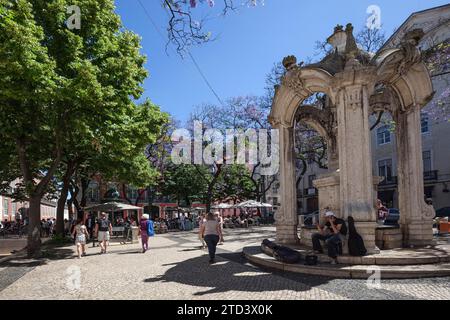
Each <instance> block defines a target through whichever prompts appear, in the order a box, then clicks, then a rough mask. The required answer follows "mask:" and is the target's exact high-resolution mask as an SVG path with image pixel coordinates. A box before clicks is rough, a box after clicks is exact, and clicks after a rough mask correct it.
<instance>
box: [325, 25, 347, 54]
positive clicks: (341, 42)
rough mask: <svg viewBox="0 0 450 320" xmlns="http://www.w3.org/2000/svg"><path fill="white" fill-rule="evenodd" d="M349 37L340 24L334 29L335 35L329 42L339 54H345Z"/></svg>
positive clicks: (329, 38)
mask: <svg viewBox="0 0 450 320" xmlns="http://www.w3.org/2000/svg"><path fill="white" fill-rule="evenodd" d="M346 40H347V36H346V34H345V32H344V27H343V26H341V25H340V24H338V25H337V26H336V27H335V28H334V33H333V34H332V35H331V36H330V37H328V39H327V42H328V43H329V44H330V45H331V46H332V47H333V48H334V50H335V51H337V52H338V53H343V52H344V51H345V42H346Z"/></svg>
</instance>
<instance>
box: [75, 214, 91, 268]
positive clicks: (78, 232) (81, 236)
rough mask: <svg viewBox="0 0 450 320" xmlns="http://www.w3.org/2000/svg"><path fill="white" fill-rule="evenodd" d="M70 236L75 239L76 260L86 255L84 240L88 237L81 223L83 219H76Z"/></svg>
mask: <svg viewBox="0 0 450 320" xmlns="http://www.w3.org/2000/svg"><path fill="white" fill-rule="evenodd" d="M72 236H74V237H75V244H76V246H77V253H78V258H79V259H80V258H81V257H82V256H85V255H86V240H87V239H88V237H89V234H88V231H87V228H86V226H85V225H84V223H83V219H78V220H77V224H76V225H75V228H74V229H73V233H72Z"/></svg>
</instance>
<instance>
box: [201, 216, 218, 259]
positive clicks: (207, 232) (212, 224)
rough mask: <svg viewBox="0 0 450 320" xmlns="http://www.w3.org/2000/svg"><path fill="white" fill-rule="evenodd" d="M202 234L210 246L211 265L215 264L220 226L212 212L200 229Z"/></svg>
mask: <svg viewBox="0 0 450 320" xmlns="http://www.w3.org/2000/svg"><path fill="white" fill-rule="evenodd" d="M200 232H201V234H202V236H203V238H204V239H205V242H206V245H207V246H208V252H209V263H210V264H213V263H215V258H216V249H217V244H218V243H219V240H220V237H219V235H220V225H219V221H217V219H216V217H215V216H214V215H213V214H212V213H211V212H210V213H208V215H207V216H206V221H205V223H204V224H203V225H202V227H201V228H200Z"/></svg>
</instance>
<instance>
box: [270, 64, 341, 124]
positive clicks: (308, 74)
mask: <svg viewBox="0 0 450 320" xmlns="http://www.w3.org/2000/svg"><path fill="white" fill-rule="evenodd" d="M333 83H334V77H333V76H332V75H331V74H330V73H328V72H327V71H325V70H323V69H319V68H308V67H305V68H299V67H295V68H291V70H288V71H287V72H286V74H285V75H284V77H283V79H282V81H281V85H280V86H278V87H277V89H276V90H275V98H274V101H273V105H272V111H271V113H270V116H269V121H270V122H271V123H272V125H274V124H275V123H282V124H284V125H286V126H291V127H292V126H293V125H294V120H295V115H296V112H297V109H298V107H299V106H300V105H301V104H302V102H303V101H304V100H305V99H306V98H308V97H309V96H311V95H312V94H313V93H316V92H323V93H325V94H327V96H328V97H329V98H330V100H331V103H332V104H333V105H334V103H335V99H336V94H335V92H334V91H333V89H332V88H333Z"/></svg>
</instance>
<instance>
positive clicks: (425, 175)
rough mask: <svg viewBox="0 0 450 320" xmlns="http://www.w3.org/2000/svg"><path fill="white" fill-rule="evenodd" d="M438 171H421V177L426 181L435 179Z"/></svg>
mask: <svg viewBox="0 0 450 320" xmlns="http://www.w3.org/2000/svg"><path fill="white" fill-rule="evenodd" d="M438 172H439V171H438V170H433V171H425V172H424V173H423V179H424V180H426V181H430V180H437V178H438Z"/></svg>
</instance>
